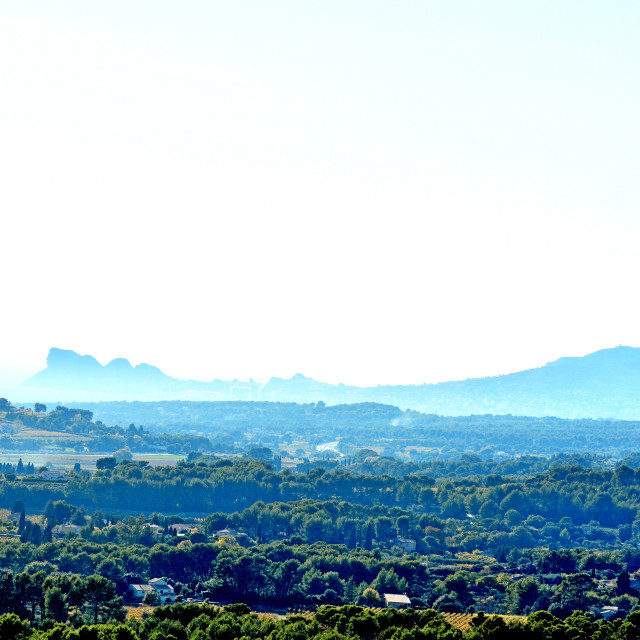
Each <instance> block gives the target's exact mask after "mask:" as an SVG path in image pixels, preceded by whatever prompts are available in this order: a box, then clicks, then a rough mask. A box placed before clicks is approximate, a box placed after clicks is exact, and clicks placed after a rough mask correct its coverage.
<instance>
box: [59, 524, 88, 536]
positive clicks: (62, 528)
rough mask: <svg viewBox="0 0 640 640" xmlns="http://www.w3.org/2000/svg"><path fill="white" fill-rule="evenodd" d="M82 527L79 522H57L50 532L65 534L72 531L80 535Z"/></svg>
mask: <svg viewBox="0 0 640 640" xmlns="http://www.w3.org/2000/svg"><path fill="white" fill-rule="evenodd" d="M82 529H83V527H82V525H79V524H71V523H70V522H66V523H65V524H57V525H56V526H55V527H53V529H52V530H51V532H52V533H53V534H54V535H59V536H66V535H67V533H74V534H75V535H77V536H78V535H80V532H81V531H82Z"/></svg>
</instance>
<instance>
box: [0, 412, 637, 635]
mask: <svg viewBox="0 0 640 640" xmlns="http://www.w3.org/2000/svg"><path fill="white" fill-rule="evenodd" d="M240 404H243V405H244V404H245V403H240ZM3 408H4V415H5V418H6V416H7V415H11V414H15V415H19V416H20V417H21V419H23V418H26V421H27V422H28V421H29V420H32V421H33V426H32V427H30V428H34V426H38V427H39V428H43V427H44V426H46V428H47V429H48V430H50V431H51V432H53V431H54V430H58V431H59V432H61V433H62V432H64V433H68V434H70V435H77V434H81V435H82V434H84V435H86V436H87V437H90V438H103V437H114V438H119V440H118V441H117V443H116V442H114V443H113V444H114V446H116V445H117V446H119V447H120V450H121V449H122V448H123V447H122V444H123V441H124V443H125V445H126V444H128V443H130V444H132V445H133V447H132V448H133V449H135V447H136V446H138V445H139V443H140V441H142V442H143V443H144V442H145V439H147V438H148V439H149V440H146V442H147V445H148V446H152V445H149V443H150V442H155V443H158V442H161V441H162V440H161V439H162V438H165V436H164V435H163V434H162V433H159V432H156V433H152V430H151V428H148V427H146V426H145V427H142V426H135V425H134V424H133V423H131V424H130V425H129V427H127V429H121V428H120V427H119V426H111V427H108V426H106V425H105V424H104V423H103V422H101V421H100V420H98V419H95V418H94V415H93V413H92V412H91V411H90V410H87V409H85V410H77V409H69V408H65V407H56V408H55V409H53V410H51V411H48V412H47V409H46V407H44V406H43V405H39V406H37V407H34V410H33V411H29V410H26V409H22V408H13V407H7V406H6V405H4V407H3ZM240 409H242V407H240ZM325 409H326V408H325V407H322V406H319V407H316V406H314V407H308V408H306V409H305V411H312V412H313V411H315V410H318V411H321V412H322V411H324V410H325ZM362 409H363V408H362V407H355V408H354V407H351V408H349V409H347V408H345V409H344V412H342V411H341V413H342V414H343V415H341V416H340V417H336V422H335V425H338V424H340V423H341V422H342V420H343V419H344V417H345V416H344V414H348V413H349V412H352V413H354V414H355V415H358V412H360V411H361V410H362ZM295 410H296V411H298V410H299V407H296V408H295ZM368 410H369V412H370V418H371V421H372V423H373V424H374V425H375V424H379V432H380V434H382V432H383V426H382V425H383V423H384V422H385V421H387V424H388V420H389V418H390V415H391V414H393V410H392V408H391V409H390V408H386V407H381V406H378V405H371V406H369V407H368ZM389 412H391V413H389ZM267 413H268V412H267ZM382 415H385V417H384V420H383V419H382ZM27 416H29V417H27ZM376 416H377V418H376ZM396 418H397V419H399V418H398V416H397V414H396V417H395V418H391V419H396ZM378 419H379V420H378ZM486 419H488V418H487V417H475V418H470V419H469V420H468V421H467V423H466V426H467V427H468V426H469V425H470V424H474V425H475V426H474V428H475V429H477V430H478V431H480V430H481V427H482V425H483V424H485V422H484V420H486ZM376 420H378V422H376ZM509 420H511V422H509ZM518 420H520V419H518V418H512V417H509V418H505V422H504V423H503V424H502V426H503V427H505V428H506V425H509V424H515V423H516V422H517V421H518ZM555 420H556V419H549V422H548V424H547V428H549V430H551V425H553V424H556V422H555ZM11 424H15V421H14V422H12V423H11ZM318 424H320V422H319V423H318ZM559 424H564V421H560V422H559ZM335 425H334V426H335ZM450 426H451V427H452V429H453V432H454V433H455V428H453V423H451V425H450ZM572 427H573V428H574V429H575V433H574V435H575V434H578V433H580V429H583V430H588V427H589V424H588V421H583V422H582V423H580V424H579V421H574V422H573V423H572ZM225 428H226V429H230V430H232V429H235V433H236V434H243V435H242V436H241V437H240V436H238V439H237V440H235V441H234V442H233V444H229V443H227V446H228V447H229V446H230V447H233V449H234V453H233V454H228V453H223V452H216V451H215V446H212V447H199V450H192V451H190V452H189V454H188V455H186V456H185V458H184V459H182V460H180V461H178V462H177V463H176V464H174V465H166V466H154V465H152V464H150V463H149V462H148V461H144V460H135V459H131V456H122V455H115V453H117V451H116V452H114V455H103V456H102V457H98V458H97V459H96V460H95V462H94V466H93V467H91V468H89V467H87V466H84V465H83V464H81V463H76V464H75V465H74V466H73V468H67V469H66V470H64V471H63V472H60V471H58V472H57V474H58V475H55V474H54V475H53V476H51V477H49V476H47V469H46V467H40V468H36V467H35V466H34V465H33V463H32V462H31V461H30V460H29V458H28V456H27V455H25V456H24V460H23V459H20V460H19V461H18V463H10V462H0V464H1V467H0V472H1V473H2V476H1V478H0V509H1V508H4V511H0V578H1V580H2V581H1V583H0V603H3V604H0V614H4V615H3V616H2V617H1V618H0V627H1V626H2V625H4V624H6V625H14V626H15V628H16V631H15V633H16V634H18V635H16V637H25V638H26V637H33V638H40V637H43V638H45V637H51V638H54V637H55V638H57V637H60V638H64V637H70V638H72V637H94V636H92V635H91V634H94V635H95V637H131V638H136V637H137V638H147V637H154V638H155V637H171V636H170V635H166V634H168V633H173V634H174V636H175V637H176V638H178V637H180V638H186V639H188V638H191V637H195V638H200V637H216V638H217V637H219V636H220V637H229V640H231V638H232V637H237V636H236V635H233V634H234V633H236V631H237V629H238V628H240V629H244V627H245V626H246V627H247V629H248V630H247V631H246V632H245V631H242V635H244V636H247V637H251V633H254V631H255V629H254V631H251V630H250V629H253V626H252V625H254V624H258V623H254V622H250V621H254V620H261V622H260V624H261V625H267V626H263V627H260V628H261V629H262V631H261V632H265V633H268V635H271V636H273V637H274V638H275V637H277V636H278V634H280V633H282V634H284V635H285V636H287V637H288V634H289V635H290V634H293V635H295V636H296V637H300V638H303V637H307V636H305V635H304V634H305V633H306V634H308V635H314V636H315V635H321V636H323V637H324V636H326V635H327V634H329V637H336V638H337V637H343V636H344V637H361V638H363V639H364V640H369V639H373V638H378V637H380V638H382V639H386V638H391V637H395V636H396V635H397V636H398V637H403V638H404V637H408V636H411V637H414V636H415V637H424V638H440V637H443V638H452V637H455V638H464V637H468V638H484V637H487V638H490V637H495V638H498V637H509V636H510V635H511V634H513V633H516V632H517V633H523V634H525V635H526V634H529V636H530V637H532V638H533V637H549V638H551V637H553V638H555V637H558V638H563V637H567V638H569V637H572V638H573V637H580V636H579V635H576V634H577V633H578V631H577V629H578V628H579V629H580V633H586V634H587V635H585V637H595V636H593V634H594V633H597V634H599V636H598V637H602V638H609V637H611V638H618V637H620V638H622V637H635V636H633V634H634V633H636V625H637V620H636V616H638V615H640V548H639V546H638V545H639V544H640V490H639V487H640V468H639V467H640V456H639V455H638V454H636V453H634V451H633V450H628V451H627V450H625V451H624V453H625V455H624V457H620V458H613V457H612V456H610V455H609V454H608V453H607V452H604V451H600V452H598V453H594V452H593V451H589V452H556V453H555V454H553V455H547V456H545V455H541V454H537V455H532V454H530V455H520V456H511V457H510V456H497V457H496V458H493V459H492V458H491V457H489V456H488V455H487V454H486V452H483V453H482V455H479V454H477V453H471V452H465V453H462V454H460V455H458V456H457V457H456V456H454V455H449V454H447V455H441V456H438V457H428V456H423V457H422V458H421V459H418V456H406V455H405V456H403V457H400V456H398V457H394V456H390V455H383V454H384V449H382V448H380V447H375V445H374V444H371V443H372V442H373V440H372V439H370V440H369V441H368V443H369V446H364V445H365V444H366V443H367V441H365V439H364V435H362V436H360V435H358V434H359V433H360V432H361V433H362V434H364V432H365V428H366V427H365V421H363V422H362V425H361V426H358V422H357V420H356V421H355V426H354V429H353V434H352V433H351V432H350V433H349V435H350V437H352V439H353V442H358V443H360V444H362V445H363V446H361V447H358V448H356V447H355V446H352V447H351V448H350V449H346V451H347V453H346V454H345V455H342V456H336V455H324V453H320V454H319V455H318V456H317V457H316V458H315V459H314V458H311V459H310V458H307V457H304V458H303V459H300V457H299V458H298V460H297V461H294V464H289V465H288V466H284V464H283V462H284V461H285V460H288V458H287V457H286V452H287V451H288V450H287V448H286V447H295V446H297V445H299V444H301V443H305V442H306V443H307V444H308V442H309V441H305V440H299V439H296V438H298V437H299V434H294V433H293V432H291V433H290V434H289V435H287V432H285V435H284V438H282V439H280V440H279V441H278V442H273V441H271V440H267V439H262V438H261V437H258V436H259V429H260V427H259V426H254V427H250V425H248V424H243V423H242V420H239V422H238V424H237V425H234V423H233V422H232V421H229V422H228V424H227V426H226V427H225ZM331 428H333V427H331ZM327 429H329V427H327ZM442 430H443V432H444V428H443V429H442ZM326 433H327V434H329V433H331V431H327V432H326ZM372 433H374V437H375V433H376V432H375V428H372ZM190 435H191V437H192V438H194V439H198V438H200V439H207V438H206V436H204V435H202V434H201V433H196V434H190ZM172 437H176V438H180V437H183V436H179V435H176V436H172ZM360 437H362V439H361V440H359V439H358V438H360ZM138 438H139V439H140V440H137V439H138ZM153 438H155V441H154V440H152V439H153ZM166 438H167V440H166V441H167V442H168V441H170V437H169V436H166ZM316 438H317V439H318V440H320V437H319V436H318V435H317V434H316ZM134 439H135V440H134ZM289 440H290V444H287V441H289ZM134 442H135V443H137V444H134ZM185 442H189V443H192V442H198V440H188V439H187V438H185ZM207 442H210V443H211V442H212V441H210V440H208V439H207ZM267 445H270V446H267ZM182 446H186V445H184V444H183V445H182ZM125 448H128V447H125ZM129 450H131V449H129ZM407 450H411V449H405V453H406V451H407ZM620 453H622V451H621V452H620ZM159 578H162V579H164V580H165V581H166V582H167V584H168V585H169V586H170V588H171V590H172V592H173V593H174V594H175V596H176V599H177V601H178V602H177V603H176V604H174V605H172V606H171V607H161V608H159V607H157V606H156V605H157V604H158V603H157V602H153V601H152V600H148V601H147V600H145V603H146V604H147V606H148V610H147V612H146V613H145V617H142V618H141V617H140V616H135V615H131V612H132V611H136V610H137V607H139V601H138V600H136V598H135V596H134V595H133V593H134V592H132V585H139V584H148V583H149V582H150V581H151V580H152V579H159ZM385 593H387V594H388V593H398V594H405V595H406V596H407V597H408V598H410V601H411V609H410V611H408V612H404V613H403V612H391V611H389V610H387V609H385V608H384V606H383V605H384V598H383V597H384V594H385ZM92 594H93V595H92ZM145 598H146V596H145ZM207 602H209V603H212V602H215V603H216V605H215V606H208V605H207V604H206V603H207ZM196 603H197V604H196ZM238 603H242V604H238ZM246 605H248V606H249V607H251V609H253V610H258V611H269V612H271V613H273V615H275V618H264V617H263V618H261V617H252V616H254V614H253V613H249V609H246V610H245V609H242V607H243V606H246ZM154 606H155V608H153V607H154ZM234 607H235V608H234ZM196 609H197V610H198V611H199V613H198V614H197V615H196V616H195V617H194V618H189V619H188V621H187V622H186V623H183V621H184V620H185V619H186V618H184V616H187V618H188V617H189V615H190V614H187V613H185V612H188V611H189V612H191V611H195V610H196ZM536 612H537V613H536ZM636 612H637V613H636ZM325 615H326V617H323V616H325ZM162 616H164V617H162ZM172 616H175V618H172ZM199 616H207V617H208V618H207V621H206V624H205V622H204V621H201V622H199V623H198V624H195V623H194V624H192V623H193V620H194V619H195V618H198V617H199ZM278 616H280V617H283V616H284V617H283V618H282V619H278ZM385 616H397V617H396V618H393V624H392V625H391V626H389V619H387V618H385ZM402 616H408V617H402ZM455 616H458V618H455ZM460 616H462V617H460ZM465 616H466V617H465ZM474 616H476V617H475V618H474ZM495 616H503V617H495ZM504 616H506V617H504ZM509 616H511V617H509ZM514 616H515V617H514ZM232 617H233V619H234V620H236V621H235V622H233V623H232V622H231V618H232ZM236 618H237V619H236ZM298 618H299V620H298ZM360 618H361V619H362V620H361V622H362V626H361V627H359V628H360V631H357V630H356V627H354V626H353V624H352V621H353V620H358V619H360ZM463 618H464V619H465V620H466V623H468V624H466V623H465V624H466V626H464V627H460V625H458V626H457V627H455V626H453V627H452V626H450V625H449V622H450V621H451V620H458V621H460V620H462V619H463ZM296 620H297V622H296ZM639 620H640V618H639ZM222 621H224V627H223V628H224V630H221V629H222V627H221V629H218V627H216V625H217V624H218V622H222ZM383 621H384V622H383ZM409 621H410V622H409ZM298 622H299V624H298V626H297V627H295V626H294V624H297V623H298ZM237 625H239V627H238V626H237ZM269 625H271V626H269ZM301 625H304V626H301ZM316 625H319V626H316ZM394 625H395V626H394ZM403 625H405V626H403ZM169 627H171V631H169ZM178 628H180V630H179V631H178ZM543 628H544V629H545V631H544V634H547V635H546V636H545V635H544V634H543V631H542V629H543ZM229 629H235V630H236V631H233V632H231V631H229ZM585 630H588V632H587V631H585ZM316 631H317V633H316ZM0 632H1V630H0ZM228 633H232V635H225V634H228ZM255 633H258V631H255ZM19 634H22V636H20V635H19ZM47 634H49V635H47ZM73 634H78V635H73ZM100 634H102V635H100ZM163 634H165V635H163ZM323 634H324V635H323ZM540 634H543V635H540ZM589 634H592V635H589ZM621 634H622V635H621ZM625 634H627V635H625ZM629 634H631V635H629ZM3 637H4V636H3ZM238 637H239V636H238Z"/></svg>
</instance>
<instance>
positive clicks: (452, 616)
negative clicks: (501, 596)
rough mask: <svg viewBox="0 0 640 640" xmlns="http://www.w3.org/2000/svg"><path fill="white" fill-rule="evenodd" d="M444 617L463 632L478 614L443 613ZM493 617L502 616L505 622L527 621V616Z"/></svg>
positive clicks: (469, 626) (467, 629)
mask: <svg viewBox="0 0 640 640" xmlns="http://www.w3.org/2000/svg"><path fill="white" fill-rule="evenodd" d="M441 615H442V617H443V618H444V619H445V620H446V621H447V622H448V623H449V624H450V625H451V626H452V627H455V628H456V629H460V631H462V632H463V633H465V632H467V631H469V629H470V628H471V620H472V619H473V617H474V616H475V615H476V614H475V613H443V614H441ZM491 617H498V618H502V619H503V620H504V621H505V622H511V621H512V620H517V621H519V622H525V621H526V617H525V616H504V615H498V614H495V615H491Z"/></svg>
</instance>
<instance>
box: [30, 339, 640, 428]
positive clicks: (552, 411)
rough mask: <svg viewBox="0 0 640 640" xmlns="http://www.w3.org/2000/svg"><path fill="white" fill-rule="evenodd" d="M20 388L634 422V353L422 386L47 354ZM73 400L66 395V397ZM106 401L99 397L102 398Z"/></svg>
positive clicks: (637, 383)
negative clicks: (184, 370)
mask: <svg viewBox="0 0 640 640" xmlns="http://www.w3.org/2000/svg"><path fill="white" fill-rule="evenodd" d="M23 386H26V387H31V388H37V389H51V390H59V391H61V392H62V391H65V392H66V394H67V395H70V394H72V393H73V392H82V393H83V394H84V396H85V398H86V393H87V392H91V393H94V394H95V396H96V400H100V399H101V398H100V394H109V398H108V399H113V397H114V395H115V396H117V395H120V396H122V397H121V399H123V400H125V399H126V400H133V399H137V400H157V399H180V398H182V399H190V400H263V401H265V400H266V401H278V402H300V403H309V402H318V401H324V402H326V403H327V404H342V403H354V402H378V403H384V404H391V405H395V406H398V407H400V408H402V409H415V410H418V411H422V412H426V413H437V414H441V415H472V414H508V413H510V414H513V415H530V416H549V415H554V416H558V417H565V418H618V419H627V420H638V419H640V349H638V348H634V347H622V346H620V347H615V348H612V349H602V350H600V351H596V352H595V353H591V354H588V355H586V356H582V357H563V358H559V359H558V360H555V361H553V362H549V363H548V364H546V365H544V366H542V367H538V368H535V369H527V370H525V371H519V372H517V373H511V374H508V375H501V376H494V377H488V378H470V379H468V380H461V381H455V382H440V383H436V384H422V385H383V386H382V385H381V386H378V387H355V386H349V385H344V384H338V385H334V384H329V383H325V382H318V381H316V380H313V379H312V378H307V377H306V376H303V375H301V374H296V375H295V376H293V377H292V378H289V379H284V378H271V380H269V382H267V383H266V384H260V383H257V382H254V381H249V382H239V381H223V380H213V381H211V382H204V381H198V380H180V379H177V378H172V377H170V376H167V375H166V374H164V373H163V372H162V371H160V369H158V368H157V367H154V366H151V365H148V364H139V365H137V366H135V367H134V366H132V365H131V364H130V363H129V361H128V360H126V359H124V358H117V359H116V360H112V361H111V362H109V363H108V364H106V365H101V364H100V363H99V362H98V361H97V360H96V359H95V358H93V357H92V356H82V355H79V354H77V353H75V352H74V351H68V350H63V349H51V350H50V352H49V356H48V358H47V368H46V369H44V370H43V371H41V372H39V373H37V374H36V375H34V376H33V377H31V378H29V379H28V380H27V381H25V382H24V383H23ZM68 399H69V400H73V397H69V398H68ZM105 399H106V398H105Z"/></svg>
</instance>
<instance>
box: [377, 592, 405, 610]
mask: <svg viewBox="0 0 640 640" xmlns="http://www.w3.org/2000/svg"><path fill="white" fill-rule="evenodd" d="M382 596H383V598H384V606H385V607H390V608H392V609H407V608H408V607H410V606H411V600H409V598H407V596H405V595H404V594H401V593H383V594H382Z"/></svg>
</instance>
